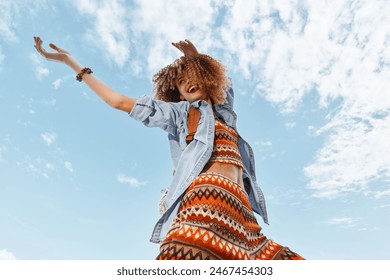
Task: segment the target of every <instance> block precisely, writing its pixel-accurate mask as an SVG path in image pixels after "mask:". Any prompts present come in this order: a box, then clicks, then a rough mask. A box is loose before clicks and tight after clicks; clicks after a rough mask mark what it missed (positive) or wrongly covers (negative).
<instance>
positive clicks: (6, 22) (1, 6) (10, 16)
mask: <svg viewBox="0 0 390 280" xmlns="http://www.w3.org/2000/svg"><path fill="white" fill-rule="evenodd" d="M16 8H17V7H16V5H15V2H13V1H1V2H0V36H1V38H2V39H5V40H7V41H9V42H15V41H17V36H16V34H15V32H14V31H13V28H14V25H15V20H14V19H15V12H16Z"/></svg>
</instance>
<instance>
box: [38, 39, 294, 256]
mask: <svg viewBox="0 0 390 280" xmlns="http://www.w3.org/2000/svg"><path fill="white" fill-rule="evenodd" d="M34 40H35V48H36V49H37V51H38V52H39V53H40V54H41V55H42V56H44V57H45V58H47V59H49V60H54V61H58V62H63V63H65V64H66V65H68V66H69V67H71V68H72V69H73V70H74V71H75V73H77V76H76V79H77V80H78V81H84V82H85V83H86V84H87V85H88V86H89V87H90V88H91V89H92V90H93V91H94V92H96V94H97V95H98V96H99V97H101V98H102V99H103V100H104V101H105V102H107V103H108V104H109V105H111V106H112V107H114V108H116V109H119V110H123V111H125V112H128V113H129V115H130V116H131V117H132V118H134V119H136V120H138V121H141V122H142V123H143V124H144V125H146V126H149V127H160V128H162V129H163V130H165V131H166V132H167V133H168V139H169V143H170V148H171V156H172V160H173V165H174V168H175V172H174V176H173V179H172V183H171V185H170V187H169V188H168V189H167V190H166V191H165V193H164V196H163V198H162V202H161V217H160V219H159V220H158V222H157V223H156V226H155V228H154V230H153V234H152V238H151V241H152V242H156V243H159V242H161V247H160V254H159V255H158V257H157V259H170V260H172V259H199V260H203V259H302V257H301V256H299V255H298V254H296V253H294V252H292V251H291V250H289V249H288V248H287V247H284V246H281V245H279V244H277V243H275V242H273V241H272V240H270V239H267V238H266V237H265V236H264V235H263V234H262V233H261V227H260V226H259V224H258V223H257V221H256V218H255V216H254V212H256V213H258V214H259V215H260V216H261V217H262V218H263V220H264V222H265V223H267V213H266V208H265V202H264V196H263V193H262V191H261V190H260V188H259V187H258V185H257V183H256V177H255V166H254V158H253V152H252V149H251V147H250V146H249V145H248V144H247V143H246V142H245V141H244V140H243V139H242V138H241V137H240V136H239V135H238V133H237V131H236V125H235V123H236V114H235V113H234V111H233V99H234V95H233V90H232V88H231V86H230V81H229V79H228V78H227V76H226V71H225V68H224V66H223V65H222V64H221V63H219V62H218V61H216V60H215V59H213V58H212V57H210V56H207V55H204V54H200V53H198V51H197V49H196V48H195V46H194V45H193V44H192V43H191V42H189V41H187V40H186V41H180V42H178V43H173V45H174V46H175V47H176V48H178V49H179V50H180V51H181V52H183V53H184V56H182V57H180V58H179V59H177V60H176V61H174V62H173V63H172V64H170V65H168V66H166V67H165V68H163V69H162V70H160V71H159V72H158V73H157V74H155V75H154V76H153V82H154V83H155V93H156V97H155V98H153V97H151V96H144V97H141V98H138V99H136V98H131V97H127V96H124V95H122V94H120V93H118V92H116V91H115V90H113V89H111V88H110V87H109V86H107V85H106V84H104V83H103V82H102V81H100V80H99V79H97V78H96V77H95V76H93V75H92V73H93V72H92V70H91V69H90V68H85V67H82V66H81V65H80V64H79V63H78V62H77V61H76V60H75V59H74V58H73V57H72V56H71V55H70V53H68V52H66V51H65V50H62V49H60V48H58V47H57V46H56V45H54V44H50V47H51V48H52V49H54V50H55V51H56V52H54V53H49V52H47V51H45V50H44V49H43V47H42V40H41V39H40V38H39V37H34ZM194 108H195V109H194Z"/></svg>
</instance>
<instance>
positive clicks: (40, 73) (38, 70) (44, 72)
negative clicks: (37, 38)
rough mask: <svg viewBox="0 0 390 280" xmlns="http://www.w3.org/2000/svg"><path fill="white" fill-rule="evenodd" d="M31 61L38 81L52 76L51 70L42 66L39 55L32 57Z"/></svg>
mask: <svg viewBox="0 0 390 280" xmlns="http://www.w3.org/2000/svg"><path fill="white" fill-rule="evenodd" d="M30 59H31V61H32V63H33V65H34V70H35V75H36V77H37V79H38V80H42V78H44V77H46V76H48V75H49V74H50V71H49V69H47V68H45V67H44V66H43V64H42V59H41V58H40V57H38V55H37V54H35V53H33V54H31V55H30Z"/></svg>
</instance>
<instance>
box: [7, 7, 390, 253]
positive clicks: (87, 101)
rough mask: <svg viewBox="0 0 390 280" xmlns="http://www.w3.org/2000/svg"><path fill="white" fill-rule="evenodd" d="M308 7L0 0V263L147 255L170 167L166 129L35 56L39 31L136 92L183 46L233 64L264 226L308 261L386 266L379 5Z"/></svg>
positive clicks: (385, 76)
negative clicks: (149, 124) (148, 124)
mask: <svg viewBox="0 0 390 280" xmlns="http://www.w3.org/2000/svg"><path fill="white" fill-rule="evenodd" d="M195 2H196V3H195ZM311 2H313V1H311ZM311 2H310V1H298V0H291V1H256V0H252V1H249V0H248V1H235V0H230V1H222V0H213V1H211V0H202V1H177V0H166V1H155V0H154V1H141V0H138V1H136V0H134V1H120V0H111V1H98V0H78V1H49V0H46V1H45V0H35V1H27V0H21V1H11V0H1V1H0V79H1V83H0V112H1V116H2V117H1V118H0V259H153V258H154V257H155V256H156V255H157V254H158V245H155V244H152V243H150V242H149V237H150V233H151V231H152V228H153V226H154V223H155V221H156V220H157V218H158V201H159V197H160V190H161V189H163V188H164V187H166V186H167V185H168V184H169V181H170V178H171V174H172V165H171V162H170V157H169V148H168V143H167V140H166V135H165V134H164V132H162V131H160V130H158V129H148V128H145V127H143V126H142V125H141V124H139V123H137V122H135V121H134V120H132V119H130V118H129V117H128V116H127V114H126V113H123V112H119V111H115V110H114V109H111V108H110V107H108V106H107V105H106V104H104V102H102V101H101V100H100V99H98V97H96V96H95V95H94V93H93V92H91V91H90V90H89V89H88V88H87V87H86V85H84V84H83V83H78V82H77V81H76V80H75V75H74V73H73V72H72V71H71V70H70V69H69V68H67V67H66V66H65V65H62V64H59V63H55V62H51V61H47V60H45V59H43V58H42V57H40V56H39V55H38V54H37V53H36V52H35V49H34V48H33V44H34V43H33V36H37V35H38V36H40V37H41V38H42V39H43V40H44V43H45V46H46V47H47V45H48V43H49V42H53V43H56V44H57V45H58V46H60V47H61V48H64V49H67V50H68V51H70V52H71V53H72V54H73V55H74V56H75V57H76V58H77V59H78V60H79V61H80V62H81V63H82V64H83V65H85V66H88V67H91V68H92V69H93V70H94V73H95V75H96V76H98V77H99V78H101V79H102V80H103V81H105V82H106V83H107V84H109V85H111V86H112V87H113V88H115V89H116V90H118V91H120V92H122V93H123V94H126V95H129V96H133V97H138V96H142V95H144V94H151V93H152V88H153V85H152V83H151V76H152V74H153V73H155V72H156V71H158V70H159V69H160V68H162V67H164V66H165V65H167V64H169V63H170V62H171V61H173V59H175V58H177V57H178V55H179V52H178V51H177V50H176V49H175V48H174V47H172V46H171V45H170V43H171V42H174V41H179V40H182V39H186V38H187V39H190V40H192V41H193V42H194V43H195V45H196V46H197V47H198V49H199V50H200V51H201V52H204V53H207V54H210V55H212V56H214V57H216V58H218V59H219V60H221V61H222V62H224V63H225V64H226V66H227V67H228V69H229V75H230V77H231V78H232V80H233V86H234V89H235V92H236V101H235V109H236V112H237V113H238V116H239V118H238V129H239V132H240V134H241V135H242V136H243V137H244V138H245V139H246V140H247V141H248V142H249V143H251V145H252V147H253V149H254V152H255V157H256V170H257V176H258V181H259V183H260V184H261V186H262V189H263V191H264V193H265V196H266V199H267V206H268V212H269V218H270V226H267V225H264V224H261V225H262V226H263V231H264V234H266V235H267V236H268V237H269V238H272V239H274V240H275V241H276V242H279V243H281V244H285V245H286V246H289V247H290V248H291V249H293V250H295V251H297V252H299V253H300V254H302V255H303V256H304V257H306V258H309V259H389V257H390V253H389V252H390V242H389V237H388V236H389V235H390V224H389V218H388V217H389V214H390V145H389V144H388V138H389V137H390V114H389V113H390V98H389V88H390V67H389V65H390V47H389V44H390V33H389V31H388V29H386V28H385V27H386V26H389V25H390V20H389V17H388V15H389V14H390V5H389V4H388V2H387V1H385V0H383V1H379V0H377V1H368V0H366V1H364V0H360V1H350V0H337V1H336V0H332V1H323V0H320V1H315V4H314V2H313V3H311ZM259 221H260V222H261V220H260V219H259Z"/></svg>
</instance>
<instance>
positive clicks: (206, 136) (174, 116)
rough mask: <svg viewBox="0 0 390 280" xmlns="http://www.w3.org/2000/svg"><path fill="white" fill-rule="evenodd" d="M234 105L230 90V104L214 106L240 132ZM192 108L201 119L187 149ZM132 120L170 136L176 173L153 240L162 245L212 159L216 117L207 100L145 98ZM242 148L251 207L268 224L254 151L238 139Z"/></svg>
mask: <svg viewBox="0 0 390 280" xmlns="http://www.w3.org/2000/svg"><path fill="white" fill-rule="evenodd" d="M233 101H234V93H233V89H232V88H229V89H228V90H227V99H226V102H225V103H224V104H223V105H214V109H215V112H216V115H217V117H219V118H221V119H223V120H224V121H225V122H226V123H227V124H228V125H229V126H231V127H233V128H234V129H236V119H237V115H236V114H235V113H234V111H233ZM190 106H194V107H196V108H198V109H199V110H200V113H201V114H200V115H201V117H200V120H199V123H198V129H197V131H196V133H195V135H194V140H192V142H191V143H190V144H188V145H187V143H186V139H185V138H186V136H187V134H188V127H187V118H188V109H189V108H190ZM129 116H130V117H132V118H134V119H135V120H138V121H140V122H142V123H143V124H144V125H145V126H147V127H160V128H161V129H163V130H165V131H166V132H167V133H168V139H169V145H170V150H171V157H172V161H173V166H174V170H175V173H174V176H173V178H172V181H171V184H170V186H169V187H168V189H167V190H166V191H165V193H164V196H163V198H162V200H163V204H164V205H165V207H164V208H165V209H164V211H163V213H162V215H161V217H160V219H159V220H158V221H157V223H156V225H155V227H154V230H153V233H152V237H151V239H150V241H151V242H154V243H159V242H161V241H162V240H163V239H164V238H165V236H166V234H167V233H168V230H169V227H170V226H171V224H172V222H173V219H174V218H175V216H176V214H177V211H178V208H179V204H180V201H181V198H182V197H183V195H184V192H185V191H186V189H187V188H188V187H189V186H190V185H191V183H192V181H194V179H195V178H196V177H197V176H198V175H199V174H200V173H201V171H202V170H203V167H204V166H205V165H206V163H207V162H208V160H209V158H210V156H211V153H212V151H213V145H214V129H215V128H214V125H215V120H214V113H213V110H212V108H211V106H210V105H209V104H208V103H207V102H206V101H204V100H198V101H195V102H193V103H191V104H190V103H189V102H187V101H181V102H177V103H176V102H164V101H161V100H156V99H154V98H153V97H151V96H143V97H141V98H139V99H138V100H137V102H136V104H135V105H134V107H133V109H132V110H131V112H130V113H129ZM238 147H239V151H240V154H241V157H242V162H243V164H244V170H243V181H244V186H245V190H246V192H247V193H248V196H249V200H250V203H251V207H252V209H253V211H254V212H256V213H257V214H259V215H260V216H261V217H262V218H263V220H264V222H265V223H267V224H268V218H267V211H266V207H265V200H264V195H263V193H262V191H261V189H260V187H259V186H258V184H257V182H256V176H255V161H254V155H253V151H252V148H251V147H250V146H249V144H248V143H247V142H245V141H244V140H243V139H242V138H241V136H239V139H238Z"/></svg>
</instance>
